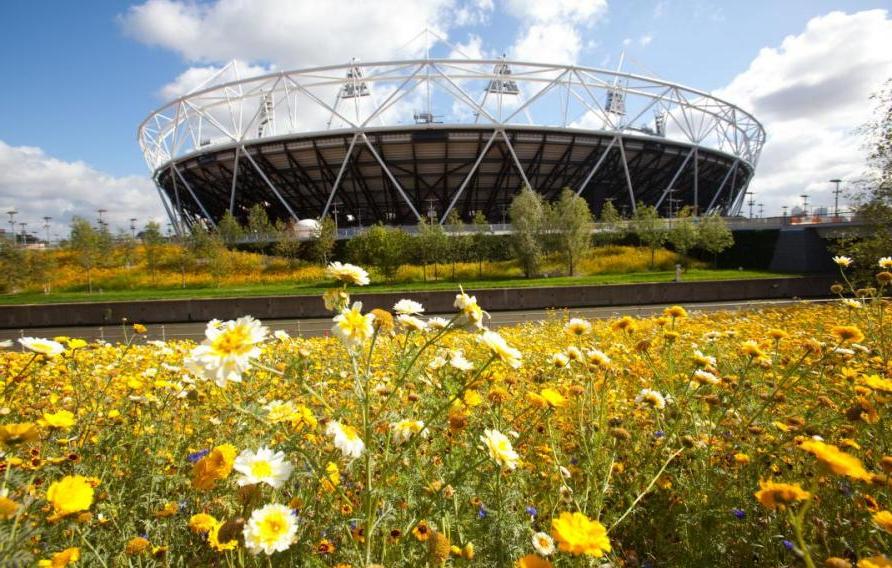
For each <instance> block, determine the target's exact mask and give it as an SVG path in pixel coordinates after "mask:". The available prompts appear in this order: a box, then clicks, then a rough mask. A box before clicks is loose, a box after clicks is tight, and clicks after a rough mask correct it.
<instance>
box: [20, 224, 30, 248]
mask: <svg viewBox="0 0 892 568" xmlns="http://www.w3.org/2000/svg"><path fill="white" fill-rule="evenodd" d="M27 226H28V223H26V222H24V221H23V222H21V223H19V227H20V228H21V229H22V246H25V245H26V244H28V241H27V240H26V235H25V227H27Z"/></svg>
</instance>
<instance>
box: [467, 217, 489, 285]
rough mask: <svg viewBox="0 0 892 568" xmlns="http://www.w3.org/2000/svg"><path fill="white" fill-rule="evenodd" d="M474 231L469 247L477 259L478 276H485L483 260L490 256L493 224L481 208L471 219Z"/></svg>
mask: <svg viewBox="0 0 892 568" xmlns="http://www.w3.org/2000/svg"><path fill="white" fill-rule="evenodd" d="M471 224H472V226H473V228H474V232H473V234H472V235H471V238H470V242H469V244H468V248H469V250H470V252H471V254H472V255H473V258H475V259H476V260H477V278H482V277H483V261H484V260H486V259H487V257H488V256H489V243H490V236H491V233H492V230H491V225H490V224H489V223H488V222H487V221H486V217H485V216H484V215H483V212H482V211H480V210H479V209H478V210H477V211H475V212H474V217H473V218H472V219H471Z"/></svg>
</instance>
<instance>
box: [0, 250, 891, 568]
mask: <svg viewBox="0 0 892 568" xmlns="http://www.w3.org/2000/svg"><path fill="white" fill-rule="evenodd" d="M836 260H837V264H839V265H840V267H841V279H840V282H841V284H840V285H839V286H837V287H835V288H834V291H835V292H836V293H837V294H838V295H839V298H838V299H837V300H834V301H832V302H828V303H818V304H802V305H799V306H796V307H789V308H775V309H763V310H761V311H741V312H716V313H709V314H701V313H693V312H691V313H689V312H688V311H687V310H686V309H685V308H684V307H682V306H674V307H671V308H667V309H666V310H665V312H664V313H663V315H661V316H659V317H652V318H640V319H639V318H633V317H629V316H626V317H621V318H616V319H612V320H594V321H588V320H583V319H578V318H569V317H568V316H567V314H564V313H561V312H555V313H554V314H552V315H551V316H550V317H549V318H547V319H546V320H545V321H542V322H538V323H528V324H524V325H520V326H516V327H505V328H500V329H498V330H493V329H489V328H488V326H487V323H488V314H487V313H486V311H485V308H486V306H480V305H479V304H478V303H477V301H476V299H475V298H474V297H473V296H471V295H469V294H466V293H465V292H463V291H462V290H460V289H459V290H457V294H456V298H455V311H454V313H452V314H447V315H445V316H434V317H431V316H429V315H428V314H426V313H425V310H424V306H422V305H421V304H419V303H417V302H415V301H413V300H412V299H411V298H408V299H405V300H401V301H400V302H398V303H397V304H396V305H394V306H393V307H392V308H391V309H388V310H383V309H373V310H367V309H366V308H365V307H364V306H362V304H361V303H359V302H354V301H353V300H352V299H351V293H354V292H356V291H357V289H359V288H360V287H361V286H362V285H365V284H367V283H368V281H369V279H368V275H367V274H366V272H365V271H364V270H363V269H361V268H359V267H356V266H351V265H345V264H340V263H333V264H332V265H330V266H329V267H328V270H327V275H328V277H329V278H330V279H331V281H332V282H334V283H333V284H332V287H331V289H330V290H329V291H328V292H326V294H325V296H324V298H323V301H324V302H325V303H326V306H327V307H328V308H329V309H330V310H331V311H332V314H333V321H332V334H331V335H332V336H331V337H328V338H321V339H303V338H295V337H289V336H288V335H287V334H286V333H284V332H282V331H276V330H274V329H269V328H267V327H266V326H264V325H263V323H262V322H260V321H257V320H255V319H253V318H252V317H250V315H246V316H245V317H242V318H240V319H238V320H235V321H227V322H221V321H211V322H209V323H208V326H207V331H206V336H207V337H206V339H205V340H204V341H203V342H202V343H200V344H198V345H196V344H195V343H192V342H187V341H169V342H159V341H148V340H146V338H145V331H146V330H145V328H144V327H142V326H140V325H138V324H137V325H135V326H133V327H132V328H128V335H127V337H128V339H127V341H126V342H124V343H122V344H116V345H111V344H107V343H103V342H95V343H87V342H85V341H82V340H80V339H77V338H66V337H57V338H54V339H49V338H46V339H44V338H22V339H21V340H20V341H19V342H18V343H16V344H12V343H8V344H7V345H5V346H4V347H5V350H3V351H0V377H2V383H0V386H2V389H3V395H2V401H0V443H2V452H3V453H2V458H0V460H2V461H0V475H2V489H0V564H2V565H4V566H9V565H21V566H28V565H35V564H36V565H39V566H66V565H83V566H220V567H231V566H233V567H234V566H311V567H317V566H318V567H323V566H325V567H328V566H336V567H341V568H343V567H347V566H351V567H357V568H358V567H372V566H386V567H396V566H445V565H448V566H456V567H458V566H520V567H526V568H532V567H548V566H558V567H563V566H566V567H570V566H598V567H607V566H616V567H619V566H754V565H759V566H808V567H814V566H831V567H839V568H841V567H846V566H858V567H861V568H873V567H882V566H892V560H888V559H887V558H886V557H885V556H884V554H885V553H889V552H892V534H890V533H892V512H890V510H892V477H890V475H892V429H890V428H889V426H888V420H889V415H888V414H887V412H889V411H890V404H892V360H890V357H892V351H890V350H892V332H890V327H889V324H888V319H889V318H890V317H892V311H890V308H889V306H888V303H887V301H886V300H885V299H883V297H884V292H885V291H886V290H887V288H888V285H889V282H890V281H892V273H890V272H889V270H890V269H892V260H890V259H888V258H886V259H882V260H881V261H880V263H879V266H877V270H876V273H877V274H876V284H875V286H874V287H872V288H861V289H854V288H853V287H851V286H849V285H848V283H847V280H846V274H847V273H846V271H847V270H849V269H850V268H849V266H848V265H849V264H850V263H851V261H849V260H848V259H846V258H845V257H839V258H837V259H836Z"/></svg>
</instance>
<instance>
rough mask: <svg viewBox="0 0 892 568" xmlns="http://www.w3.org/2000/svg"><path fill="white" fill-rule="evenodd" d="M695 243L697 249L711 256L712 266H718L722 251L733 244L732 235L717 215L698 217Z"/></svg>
mask: <svg viewBox="0 0 892 568" xmlns="http://www.w3.org/2000/svg"><path fill="white" fill-rule="evenodd" d="M697 242H698V246H699V248H701V249H702V250H704V251H706V252H708V253H709V254H711V255H712V266H713V267H715V266H716V265H717V264H718V256H719V253H721V252H722V251H723V250H726V249H728V248H730V247H731V246H732V245H733V244H734V235H733V234H732V233H731V229H729V228H728V225H727V224H726V223H725V220H724V219H722V218H721V217H719V215H718V214H715V213H714V214H711V215H706V216H705V217H700V224H699V225H698V227H697Z"/></svg>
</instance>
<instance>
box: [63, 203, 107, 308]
mask: <svg viewBox="0 0 892 568" xmlns="http://www.w3.org/2000/svg"><path fill="white" fill-rule="evenodd" d="M68 248H69V249H71V251H72V252H73V253H74V254H75V255H76V257H77V262H78V264H79V265H80V267H81V268H83V269H84V270H85V271H86V272H87V290H88V292H89V293H90V294H92V293H93V269H94V268H96V265H97V264H99V261H100V254H101V250H102V243H101V237H100V235H99V231H97V230H96V229H94V228H93V226H92V225H90V223H89V221H87V220H86V219H84V218H82V217H75V218H73V219H72V220H71V235H70V236H69V237H68Z"/></svg>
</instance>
